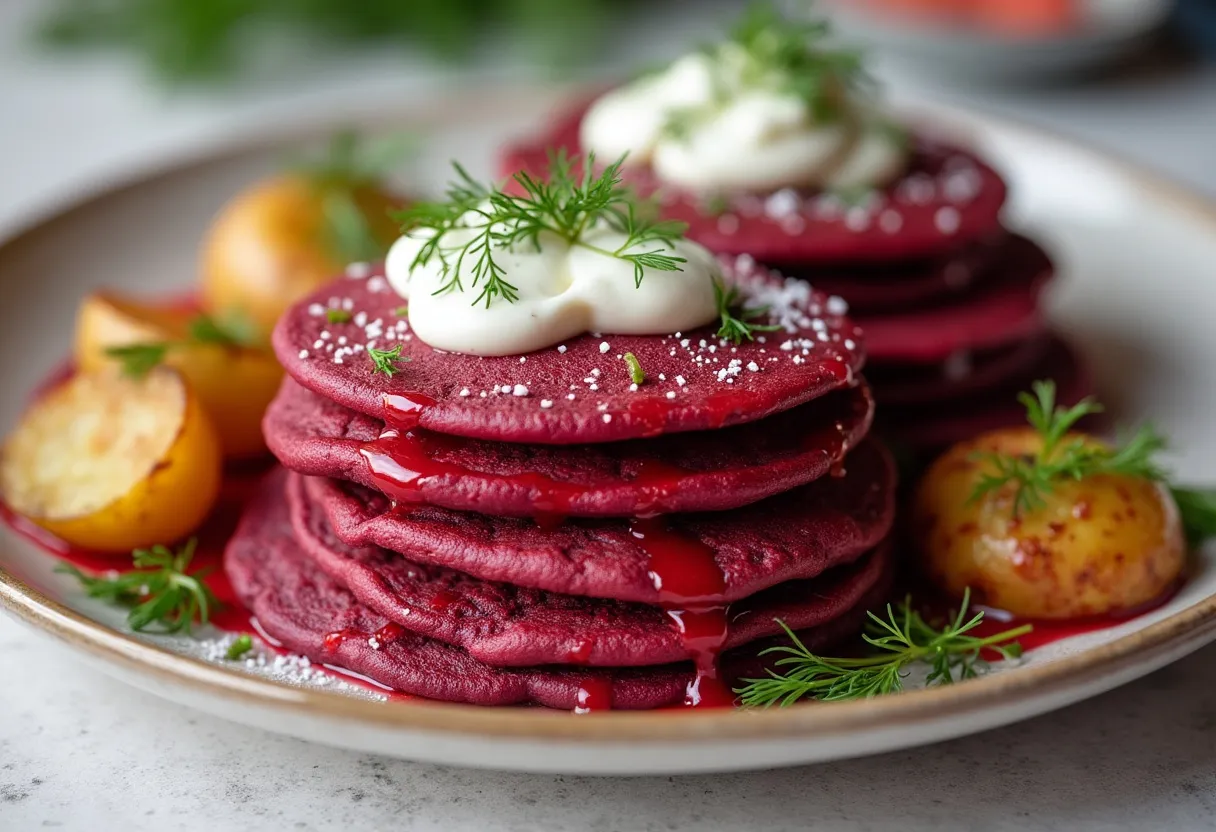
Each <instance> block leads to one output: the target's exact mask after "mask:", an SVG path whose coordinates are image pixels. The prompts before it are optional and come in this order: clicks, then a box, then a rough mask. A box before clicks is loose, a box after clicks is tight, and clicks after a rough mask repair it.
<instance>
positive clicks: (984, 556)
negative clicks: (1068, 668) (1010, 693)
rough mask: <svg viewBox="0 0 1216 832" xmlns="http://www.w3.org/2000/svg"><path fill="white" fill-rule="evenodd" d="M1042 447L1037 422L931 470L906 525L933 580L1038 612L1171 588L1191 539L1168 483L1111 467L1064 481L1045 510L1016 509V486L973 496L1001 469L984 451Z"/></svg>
mask: <svg viewBox="0 0 1216 832" xmlns="http://www.w3.org/2000/svg"><path fill="white" fill-rule="evenodd" d="M1075 437H1076V435H1072V436H1070V437H1069V439H1073V438H1075ZM1086 441H1087V442H1090V443H1093V444H1098V443H1097V440H1092V439H1087V440H1086ZM1041 447H1042V438H1041V436H1040V434H1039V433H1038V432H1037V431H1034V430H1032V429H1030V428H1016V429H1009V430H1001V431H995V432H993V433H989V434H986V435H984V436H981V437H979V438H977V439H974V440H971V441H969V442H963V443H961V444H959V445H955V446H954V447H953V448H951V449H950V450H949V451H947V452H946V454H945V455H943V456H942V457H940V458H939V459H938V460H937V461H936V462H934V463H933V464H932V465H931V466H930V467H929V469H928V471H927V472H926V473H925V474H924V476H923V478H922V479H921V480H920V482H919V483H918V485H917V487H916V492H915V495H914V497H913V505H912V513H911V518H910V528H911V532H912V535H913V537H914V540H915V543H916V547H917V550H918V554H919V556H920V560H921V563H922V565H923V566H924V569H925V571H926V573H927V574H928V576H929V578H930V579H932V581H933V582H934V584H935V585H936V586H938V587H940V588H942V589H944V590H945V591H946V592H948V593H949V594H950V595H952V596H954V597H958V596H961V595H962V593H963V590H964V589H966V588H967V587H970V588H971V591H972V594H973V597H974V598H975V599H976V600H977V601H978V602H980V603H983V604H986V605H989V606H992V607H997V608H999V609H1003V610H1006V611H1008V612H1010V613H1012V614H1014V615H1016V616H1019V617H1024V618H1040V619H1068V618H1082V617H1086V616H1097V615H1111V614H1119V613H1121V612H1128V611H1131V610H1134V609H1136V608H1137V607H1140V606H1143V605H1144V604H1146V603H1149V602H1151V601H1153V600H1154V599H1156V598H1158V597H1160V596H1161V595H1162V594H1164V593H1165V592H1167V591H1168V590H1169V589H1170V587H1171V586H1173V585H1174V583H1175V582H1176V581H1178V580H1179V578H1180V576H1181V574H1182V570H1183V567H1184V565H1185V560H1186V545H1185V539H1184V535H1183V528H1182V522H1181V519H1180V517H1179V512H1178V507H1177V506H1176V505H1175V503H1174V500H1173V497H1172V496H1171V495H1170V493H1169V490H1168V489H1167V488H1166V487H1164V486H1163V485H1161V484H1160V483H1156V482H1152V481H1150V480H1147V479H1143V478H1140V477H1131V476H1123V475H1114V474H1097V475H1094V476H1090V477H1086V478H1085V479H1082V480H1073V479H1059V480H1056V481H1053V482H1052V485H1051V489H1050V491H1049V492H1048V493H1046V494H1045V495H1044V498H1045V503H1044V504H1043V505H1041V506H1037V505H1036V506H1034V507H1033V508H1030V509H1024V510H1022V511H1021V512H1020V513H1018V514H1017V515H1016V516H1015V512H1014V494H1015V486H1014V485H1013V484H1011V483H1009V484H1006V485H1004V486H1002V487H1000V488H999V489H997V490H995V491H992V492H989V493H988V494H986V495H985V496H983V497H981V498H979V499H975V500H973V499H972V495H973V494H974V493H975V489H976V486H977V484H978V483H979V481H980V479H981V477H982V476H983V475H985V474H995V473H996V472H995V470H994V468H993V463H992V461H991V460H990V459H985V458H983V455H984V454H999V455H1001V456H1004V457H1007V458H1010V459H1017V458H1019V457H1022V458H1027V459H1029V458H1031V457H1033V455H1034V454H1035V453H1036V452H1038V451H1039V450H1040V449H1041Z"/></svg>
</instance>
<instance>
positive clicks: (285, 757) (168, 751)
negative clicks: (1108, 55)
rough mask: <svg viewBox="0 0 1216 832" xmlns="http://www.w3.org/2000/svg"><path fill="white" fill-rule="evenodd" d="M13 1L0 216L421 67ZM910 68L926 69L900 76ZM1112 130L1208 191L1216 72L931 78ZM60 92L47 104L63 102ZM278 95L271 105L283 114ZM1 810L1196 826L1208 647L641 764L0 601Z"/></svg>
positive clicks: (1214, 657)
mask: <svg viewBox="0 0 1216 832" xmlns="http://www.w3.org/2000/svg"><path fill="white" fill-rule="evenodd" d="M33 6H34V3H33V0H13V2H9V3H6V4H0V112H3V113H4V114H5V115H4V121H3V129H2V130H0V160H3V161H0V181H3V182H4V187H3V188H0V227H4V226H7V227H12V226H13V225H14V224H22V223H24V222H26V221H29V220H30V218H32V217H33V216H35V215H37V214H39V213H42V212H45V211H47V210H50V209H51V208H53V206H54V205H55V204H58V203H62V202H63V201H64V200H67V199H70V198H71V196H72V194H74V193H78V192H80V191H81V190H84V189H88V188H93V187H97V186H98V185H99V184H101V183H104V182H105V181H107V179H112V178H113V177H114V176H115V175H116V172H117V171H121V170H123V169H129V168H130V167H131V166H132V165H133V164H135V163H136V162H138V161H139V160H141V159H143V160H145V161H146V159H147V158H148V157H149V156H150V155H151V156H156V155H158V154H160V155H164V154H168V153H170V152H171V151H172V150H173V149H174V148H180V147H181V146H182V145H184V144H190V143H198V142H201V141H204V140H205V139H206V138H207V137H208V136H215V135H222V134H223V132H224V131H226V130H230V129H233V126H234V125H239V124H241V123H243V122H245V121H248V120H249V119H250V118H253V117H255V114H257V116H256V117H261V118H267V117H273V114H274V113H276V112H289V111H292V110H297V111H298V110H299V109H300V108H306V107H317V106H324V102H334V101H337V100H340V99H342V98H343V97H344V96H346V95H348V94H350V93H351V92H352V91H353V90H356V89H357V90H359V92H360V93H361V94H362V95H364V96H366V95H368V94H369V87H370V88H371V90H372V92H371V93H370V94H385V95H387V94H392V95H394V96H397V95H408V94H417V93H419V91H423V90H425V89H427V87H428V85H431V86H432V87H433V85H434V83H435V79H434V77H433V76H432V75H427V74H426V73H425V72H422V73H419V72H412V71H411V72H409V73H404V72H402V71H401V69H400V65H399V64H393V66H394V67H395V69H394V70H393V71H392V73H391V74H390V75H389V76H386V74H385V70H384V66H385V65H384V64H383V63H376V62H374V61H373V62H372V63H369V64H365V65H360V66H355V67H344V68H343V69H342V71H341V72H339V73H337V74H335V75H334V76H333V77H332V78H331V79H330V80H328V81H327V82H326V83H325V84H324V85H321V86H319V87H318V86H314V87H311V88H309V89H284V88H282V87H271V88H270V89H269V90H264V91H262V92H260V93H259V92H257V91H254V92H246V91H243V92H242V93H241V94H239V95H236V96H232V97H226V98H220V97H212V96H207V95H195V96H191V97H188V98H186V99H184V100H176V99H175V100H173V101H168V100H165V99H163V98H161V97H159V96H158V95H157V94H156V93H155V92H154V91H150V90H148V89H146V88H142V87H140V86H139V84H138V83H137V82H136V80H135V77H134V76H133V74H132V72H131V71H130V70H129V68H125V67H123V66H122V65H121V64H117V63H114V62H110V61H105V60H100V59H99V60H96V61H94V60H92V59H88V60H84V59H79V60H74V61H70V62H67V63H62V64H56V63H50V62H48V61H45V60H44V59H41V58H38V57H37V56H31V55H29V54H27V53H26V52H25V51H24V47H22V46H21V45H20V43H19V42H18V41H16V40H15V39H14V32H16V31H18V28H19V27H18V25H17V23H18V21H19V19H20V18H21V16H22V15H25V14H28V13H29V11H30V9H31V8H33ZM893 82H894V85H895V86H903V85H912V86H914V85H915V84H914V82H912V81H909V80H908V79H905V78H902V77H901V78H895V79H893ZM932 94H933V95H934V96H935V97H938V98H941V99H944V100H946V101H949V102H952V103H957V104H963V105H967V106H982V107H984V108H986V109H989V110H993V111H996V112H999V113H1004V114H1008V115H1013V116H1015V117H1018V118H1022V119H1025V120H1029V121H1032V122H1038V123H1042V124H1045V125H1047V126H1049V127H1052V128H1054V129H1056V130H1059V131H1062V132H1065V133H1069V134H1073V135H1076V136H1078V137H1080V138H1083V139H1086V140H1088V141H1091V142H1094V143H1097V144H1100V145H1104V146H1106V147H1108V148H1111V149H1113V150H1116V151H1117V152H1120V153H1122V154H1123V155H1125V156H1128V157H1130V158H1134V159H1137V160H1139V161H1141V162H1143V163H1145V164H1148V165H1150V166H1153V167H1156V168H1158V169H1160V170H1162V171H1163V172H1165V173H1166V174H1167V175H1170V176H1172V177H1173V178H1175V179H1178V180H1180V181H1184V182H1186V183H1188V184H1190V185H1191V186H1192V187H1195V188H1197V189H1199V190H1202V191H1206V192H1207V193H1209V194H1212V195H1216V141H1213V137H1214V136H1216V70H1214V69H1213V68H1211V67H1209V68H1207V69H1206V70H1203V69H1190V70H1178V69H1173V68H1171V69H1169V70H1166V71H1164V72H1162V73H1152V72H1150V73H1147V74H1145V73H1139V74H1136V75H1135V76H1133V77H1130V78H1125V79H1115V80H1114V81H1110V82H1108V83H1104V84H1096V83H1095V84H1087V85H1082V86H1077V87H1070V88H1067V89H1059V90H1051V91H1048V90H1023V91H1020V92H1007V93H1002V94H1000V95H991V94H986V93H982V92H979V91H956V92H952V93H943V92H940V91H937V92H934V93H932ZM48 102H52V104H53V106H51V105H48ZM268 112H269V113H270V115H269V116H268V115H267V113H268ZM0 654H2V655H3V656H4V658H5V668H6V672H5V674H4V682H3V684H2V685H0V691H2V693H0V830H6V832H7V830H14V832H16V831H17V830H22V831H23V830H27V829H38V828H60V829H69V830H72V829H80V830H86V829H87V830H94V829H99V828H104V829H111V828H113V829H119V828H121V829H127V830H143V829H154V830H178V829H180V830H215V829H251V830H252V829H275V830H280V829H300V830H310V829H330V828H337V829H350V830H354V829H386V828H394V829H399V830H403V831H404V830H443V831H444V832H463V830H470V832H471V831H472V830H476V832H495V831H496V830H503V832H506V830H520V832H525V831H526V832H544V830H560V829H587V830H597V832H616V831H617V830H629V831H630V832H632V830H664V831H665V832H666V831H667V830H683V829H694V828H695V829H698V830H737V829H765V830H774V831H775V830H785V829H789V830H793V829H807V828H811V827H812V826H813V827H814V828H815V829H816V830H824V831H825V832H834V830H859V831H860V830H881V829H887V828H898V829H900V830H901V832H920V830H935V832H943V830H955V829H959V830H963V829H991V830H1002V832H1003V831H1005V830H1008V832H1029V831H1030V830H1040V829H1042V830H1054V829H1069V830H1076V832H1085V830H1143V829H1150V828H1157V829H1163V828H1170V829H1177V830H1199V829H1211V828H1214V827H1216V646H1214V647H1209V648H1207V649H1205V650H1203V651H1201V652H1199V653H1197V654H1195V655H1194V656H1192V657H1191V658H1189V659H1187V660H1185V661H1183V662H1181V663H1180V664H1178V665H1175V666H1173V667H1170V668H1168V669H1166V670H1163V671H1161V672H1159V673H1156V674H1154V675H1152V676H1150V677H1149V678H1147V679H1144V680H1141V681H1140V682H1137V683H1135V684H1132V685H1129V686H1127V687H1125V688H1123V689H1121V690H1118V691H1115V692H1112V693H1109V694H1107V695H1105V696H1102V697H1099V698H1097V699H1094V700H1091V701H1089V702H1085V703H1083V704H1080V705H1076V706H1074V707H1072V708H1069V709H1066V710H1064V711H1060V712H1057V713H1055V714H1050V715H1047V716H1044V717H1041V718H1038V719H1035V720H1033V721H1031V722H1027V723H1024V724H1021V725H1017V726H1014V727H1010V728H1006V729H1002V730H998V731H993V732H989V733H986V734H982V735H979V736H975V737H971V738H968V739H963V740H957V741H953V742H948V743H943V744H940V745H937V746H933V747H930V748H925V749H919V750H913V751H906V752H900V753H896V754H888V755H884V756H881V757H875V758H870V759H864V760H856V761H850V762H844V763H836V764H832V765H823V766H818V767H814V768H802V769H792V770H787V771H780V772H768V773H755V774H742V775H715V776H699V777H674V778H646V779H639V780H622V779H585V778H576V777H551V776H535V775H511V774H494V773H487V772H476V771H462V770H455V769H441V768H435V767H432V766H426V765H419V764H412V763H407V762H400V761H395V760H388V759H381V758H376V757H371V756H367V755H362V754H355V753H348V752H343V751H336V750H333V749H329V748H323V747H318V746H311V745H308V744H305V743H303V742H299V741H296V740H291V739H286V738H282V737H277V736H273V735H270V734H265V733H262V732H259V731H255V730H250V729H247V728H242V727H239V726H236V725H232V724H228V723H225V722H223V721H222V720H219V719H215V718H212V717H209V716H205V715H202V714H199V713H195V712H192V711H189V710H186V709H184V708H182V707H179V706H176V705H172V704H169V703H166V702H162V701H160V700H157V699H155V698H153V697H151V696H150V695H147V694H144V693H140V692H137V691H135V690H132V689H130V688H127V687H125V686H123V685H121V684H119V683H117V682H114V681H112V680H110V679H108V678H107V677H105V676H103V675H101V674H100V673H98V672H96V671H94V670H91V669H89V668H86V667H84V666H81V664H80V663H79V661H78V660H77V659H75V658H74V657H73V656H71V655H70V654H68V653H67V652H66V651H65V650H64V649H63V648H61V647H58V646H56V645H54V644H52V643H51V642H50V641H49V640H48V639H46V638H44V637H42V636H40V635H38V634H36V633H33V632H29V631H27V630H25V629H24V628H21V627H19V626H18V625H17V624H16V623H14V622H13V621H10V620H8V619H5V618H0Z"/></svg>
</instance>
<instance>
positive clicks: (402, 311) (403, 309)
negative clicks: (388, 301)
mask: <svg viewBox="0 0 1216 832" xmlns="http://www.w3.org/2000/svg"><path fill="white" fill-rule="evenodd" d="M409 313H410V308H409V307H408V306H398V307H397V308H396V309H394V310H393V314H394V315H396V316H397V317H398V318H404V317H405V316H406V315H408V314H409Z"/></svg>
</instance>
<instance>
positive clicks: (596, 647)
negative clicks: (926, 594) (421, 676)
mask: <svg viewBox="0 0 1216 832" xmlns="http://www.w3.org/2000/svg"><path fill="white" fill-rule="evenodd" d="M287 502H288V505H289V507H290V511H291V518H292V526H293V528H294V529H295V535H296V540H297V541H298V542H299V544H300V546H301V547H302V549H303V550H304V552H305V553H306V554H308V556H309V557H311V558H312V559H313V560H314V561H316V562H317V564H318V565H319V566H320V567H321V568H322V569H323V570H324V571H325V572H326V573H328V574H329V576H330V577H332V578H333V579H334V580H336V581H337V582H338V583H340V584H341V585H343V586H345V587H346V588H347V589H349V590H350V591H351V592H352V593H354V595H355V597H356V598H358V599H359V601H360V602H361V603H363V604H366V605H367V606H368V607H370V608H371V609H373V610H375V611H376V612H378V613H381V614H382V615H384V616H386V617H388V618H389V619H390V620H392V621H395V622H396V623H398V624H400V625H401V626H403V627H405V628H406V629H407V630H410V631H412V632H416V633H419V634H421V635H425V636H427V637H429V638H434V639H438V640H439V641H442V642H446V643H448V644H455V645H457V646H459V647H463V648H464V649H465V650H467V651H468V652H469V654H470V655H472V656H473V657H474V658H476V659H478V660H479V661H483V662H485V663H486V664H490V665H494V666H496V667H505V666H514V667H522V666H527V665H535V664H584V665H594V666H605V667H628V666H634V665H651V664H667V663H669V662H678V661H682V660H684V659H686V658H687V657H688V650H687V648H686V647H685V645H684V642H683V639H682V636H681V634H680V632H679V630H678V628H677V627H676V625H675V622H674V621H673V620H672V619H671V617H670V616H668V615H667V613H666V612H664V611H663V610H662V609H660V608H659V607H656V606H651V605H649V604H639V603H631V602H625V601H610V600H604V599H598V598H587V597H583V596H575V595H562V594H559V593H555V592H546V591H544V590H537V589H529V588H526V587H519V586H515V585H514V584H506V583H496V582H491V581H483V580H480V579H478V578H473V577H470V576H469V575H466V574H464V573H462V572H457V571H455V570H452V569H444V568H442V567H435V566H424V565H422V564H418V563H414V562H413V561H409V560H406V559H405V558H403V557H402V556H401V555H399V554H397V553H395V552H389V551H387V550H385V549H381V548H379V547H376V546H360V547H351V546H347V545H346V544H344V543H342V542H341V541H340V540H338V539H337V537H336V536H335V535H334V533H333V531H332V529H331V528H330V526H329V523H328V521H327V520H326V519H325V517H324V513H323V512H322V511H321V510H320V509H319V508H317V507H316V506H315V505H313V504H312V502H311V501H310V500H309V498H308V495H307V494H306V493H305V488H304V478H303V477H301V476H300V475H298V474H293V475H292V477H291V479H289V481H288V484H287ZM887 561H888V558H887V557H886V555H885V553H883V554H880V555H878V556H872V555H867V556H863V557H862V558H861V560H860V561H859V562H857V563H854V564H848V565H840V566H837V567H835V568H833V569H831V570H830V571H828V572H827V573H826V574H823V575H820V576H819V577H818V578H816V579H814V580H807V581H792V582H789V583H785V584H781V585H780V586H776V587H773V588H771V589H768V590H765V591H764V592H761V593H758V594H756V595H753V596H752V597H750V598H747V599H746V600H743V601H739V602H737V603H735V604H732V605H731V606H730V609H729V612H726V613H725V614H726V616H727V620H728V621H730V625H729V629H728V630H727V638H726V642H725V646H726V647H727V648H732V647H738V646H741V645H744V644H748V643H750V642H753V641H756V640H757V639H760V638H764V637H768V636H774V635H778V634H780V633H781V626H780V625H779V624H777V620H778V619H779V620H781V621H784V622H785V623H786V624H788V625H789V626H790V627H791V628H793V629H795V630H802V629H807V628H809V627H816V626H819V625H820V624H823V623H825V622H827V621H829V620H831V619H832V618H835V617H836V616H838V615H840V614H841V613H843V612H845V611H846V610H848V609H850V608H852V607H853V605H854V604H856V603H857V601H858V599H860V598H861V597H862V596H863V595H864V594H865V593H866V592H867V591H868V590H869V589H870V587H872V586H874V584H876V583H877V582H878V581H879V579H880V578H881V577H882V575H883V574H884V573H885V572H886V565H887Z"/></svg>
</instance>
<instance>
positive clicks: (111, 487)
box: [0, 368, 223, 552]
mask: <svg viewBox="0 0 1216 832" xmlns="http://www.w3.org/2000/svg"><path fill="white" fill-rule="evenodd" d="M222 466H223V457H222V455H221V453H220V446H219V440H218V438H217V437H216V434H215V429H214V428H213V427H212V426H211V422H210V420H209V419H208V418H207V414H206V413H205V412H204V411H203V408H202V407H201V405H200V404H199V401H198V398H197V397H196V396H195V395H194V394H193V393H192V392H191V391H190V389H189V388H188V387H187V385H186V384H185V382H184V381H183V380H182V378H181V376H180V375H178V373H176V372H174V371H173V370H169V369H167V368H159V369H156V370H153V371H152V372H151V373H149V374H148V375H146V376H145V377H143V378H142V379H139V380H134V379H130V378H126V377H124V376H122V375H120V374H119V372H118V371H117V370H114V369H109V370H104V371H100V372H94V373H79V374H77V375H74V376H72V377H71V378H70V379H68V380H67V381H66V382H64V383H63V384H61V385H59V386H57V387H55V388H53V389H52V390H50V391H49V392H47V393H46V394H45V395H43V396H42V397H41V398H39V399H38V401H36V402H35V403H34V404H33V405H32V406H31V407H30V408H29V410H28V411H26V413H25V415H24V417H23V418H22V420H21V422H20V424H18V425H17V427H16V429H15V430H14V431H13V432H12V434H11V435H10V436H9V437H8V440H7V441H6V442H5V445H4V449H3V456H2V457H0V489H3V493H4V499H5V501H6V502H7V503H8V505H9V507H10V508H12V509H13V510H14V511H16V512H18V513H19V514H22V515H24V516H25V517H27V518H29V519H30V520H31V521H33V522H34V523H37V524H38V525H39V526H42V527H43V528H44V529H46V530H47V531H49V532H51V533H52V534H54V535H56V536H58V537H60V538H62V539H63V540H65V541H67V542H68V543H70V544H72V545H74V546H78V547H81V548H85V549H90V550H95V551H103V552H129V551H130V550H132V549H137V548H144V547H147V546H151V545H153V544H156V543H172V542H173V541H175V540H178V539H180V538H183V537H185V536H187V535H189V534H190V533H191V532H193V531H194V530H195V529H196V528H197V527H198V526H199V524H201V523H202V521H203V519H204V518H205V517H206V516H207V514H208V512H209V511H210V510H211V507H212V506H213V505H214V503H215V500H216V497H217V495H218V494H219V488H220V480H221V477H222Z"/></svg>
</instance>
